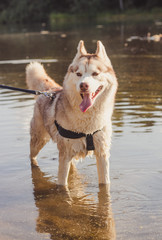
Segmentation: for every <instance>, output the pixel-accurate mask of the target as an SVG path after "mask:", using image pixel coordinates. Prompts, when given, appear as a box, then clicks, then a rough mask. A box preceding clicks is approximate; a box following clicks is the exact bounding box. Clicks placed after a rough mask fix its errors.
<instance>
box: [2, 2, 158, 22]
mask: <svg viewBox="0 0 162 240" xmlns="http://www.w3.org/2000/svg"><path fill="white" fill-rule="evenodd" d="M154 7H162V1H161V0H154V1H152V0H143V1H141V0H91V1H87V0H59V1H58V0H1V1H0V22H3V23H8V22H18V23H33V22H46V21H47V20H48V17H49V16H50V14H51V13H53V12H54V13H58V12H61V13H68V14H74V13H75V14H77V13H79V14H83V15H84V14H88V15H90V16H96V15H97V14H98V12H105V11H107V12H108V11H112V10H113V11H114V10H115V11H118V12H119V11H122V10H127V9H131V8H137V9H148V10H150V9H152V8H154Z"/></svg>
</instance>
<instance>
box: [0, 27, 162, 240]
mask: <svg viewBox="0 0 162 240" xmlns="http://www.w3.org/2000/svg"><path fill="white" fill-rule="evenodd" d="M147 32H151V33H152V34H157V33H161V32H162V29H161V28H158V27H157V26H156V25H155V24H150V23H140V24H126V23H125V24H110V25H107V24H100V25H95V24H92V25H90V26H89V25H88V24H87V25H86V26H81V25H79V26H78V25H77V24H76V26H73V28H72V29H70V28H68V29H66V30H64V31H63V30H59V29H57V32H55V31H54V29H52V32H50V33H49V34H46V35H44V34H40V32H31V33H30V32H28V31H26V32H25V33H24V32H23V33H21V32H19V33H5V32H3V34H1V35H0V84H2V83H3V84H6V85H11V86H15V87H23V88H26V84H25V66H26V62H28V61H30V59H43V60H45V61H44V66H45V67H46V69H47V72H48V73H49V75H51V76H53V77H54V78H55V79H56V80H57V81H59V82H60V83H62V80H63V77H64V75H65V73H66V69H67V67H68V65H69V63H70V62H71V60H72V58H73V56H74V55H75V53H76V46H77V44H78V41H79V40H80V39H84V40H85V43H86V47H87V49H89V51H90V52H94V51H95V48H96V40H98V39H100V40H101V41H103V43H104V45H105V46H106V49H107V52H108V55H109V56H110V58H111V60H112V63H113V66H114V69H115V71H116V74H117V77H118V81H119V89H118V93H117V96H116V104H115V111H114V115H113V130H114V134H113V138H112V148H111V158H110V166H111V171H110V173H111V189H110V193H109V191H108V190H107V189H105V188H104V187H100V188H99V187H98V182H97V170H96V163H95V159H93V158H92V159H86V160H84V161H82V162H79V163H78V164H77V169H78V170H77V171H76V170H74V171H73V172H72V173H71V175H70V179H69V182H70V184H69V191H65V190H63V189H60V188H58V187H57V185H56V182H57V168H58V151H57V148H56V145H55V144H53V143H52V142H50V143H49V144H47V146H46V147H45V148H44V149H43V150H42V152H41V153H40V154H39V165H40V168H31V166H30V161H29V139H30V137H29V125H30V119H31V117H32V112H33V106H34V99H33V96H31V95H28V94H23V93H19V92H15V91H9V90H0V133H1V134H0V182H1V186H0V239H2V240H11V239H12V240H13V239H16V240H19V239H20V240H22V239H23V240H26V239H27V240H28V239H33V240H37V239H39V240H40V239H88V240H89V239H106V240H108V239H111V240H112V239H115V235H116V239H119V240H123V239H124V240H125V239H129V240H135V239H138V240H142V239H145V240H151V239H154V240H155V239H157V240H159V239H162V224H161V222H162V184H161V182H162V144H161V139H162V79H161V76H162V67H161V66H162V41H161V42H153V41H150V42H149V41H138V40H135V41H132V42H127V38H129V37H130V36H134V35H139V36H145V35H146V34H147Z"/></svg>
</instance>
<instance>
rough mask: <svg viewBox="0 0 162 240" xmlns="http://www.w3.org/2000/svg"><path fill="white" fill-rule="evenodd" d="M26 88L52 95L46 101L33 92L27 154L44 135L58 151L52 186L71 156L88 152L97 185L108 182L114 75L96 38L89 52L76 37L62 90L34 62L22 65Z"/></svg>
mask: <svg viewBox="0 0 162 240" xmlns="http://www.w3.org/2000/svg"><path fill="white" fill-rule="evenodd" d="M26 79H27V84H28V87H29V88H30V89H35V90H41V91H47V90H48V91H50V92H54V91H55V90H59V91H57V93H56V94H55V98H53V99H50V98H47V97H45V96H43V95H42V96H39V97H38V98H37V100H36V104H35V108H34V116H33V119H32V121H31V142H30V158H31V163H32V164H33V165H37V164H38V163H37V160H36V156H37V154H38V153H39V151H40V150H41V149H42V147H43V146H44V145H45V144H46V143H47V142H48V141H49V139H50V137H51V138H52V139H53V141H54V142H57V146H58V150H59V170H58V184H59V185H64V186H65V185H67V182H68V174H69V170H70V166H71V164H72V160H73V159H79V158H85V157H86V156H87V155H88V154H92V153H94V154H95V156H96V160H97V170H98V180H99V184H109V183H110V178H109V149H110V143H111V135H112V124H111V117H112V113H113V108H114V99H115V94H116V90H117V79H116V76H115V73H114V70H113V67H112V65H111V62H110V59H109V58H108V56H107V54H106V51H105V48H104V46H103V44H102V43H101V42H100V41H98V42H97V50H96V53H95V54H89V53H87V51H86V49H85V47H84V42H83V41H80V42H79V45H78V51H77V54H76V56H75V58H74V60H73V61H72V63H71V64H70V66H69V68H68V72H67V74H66V76H65V79H64V82H63V88H61V86H60V85H58V84H57V83H56V82H55V81H54V80H52V79H51V78H50V77H49V76H48V75H47V73H46V72H45V70H44V68H43V66H42V65H41V64H39V63H37V62H35V63H31V64H29V65H28V66H27V68H26Z"/></svg>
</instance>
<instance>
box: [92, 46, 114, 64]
mask: <svg viewBox="0 0 162 240" xmlns="http://www.w3.org/2000/svg"><path fill="white" fill-rule="evenodd" d="M96 55H97V56H98V57H99V58H101V59H103V60H104V61H106V62H107V63H108V65H109V66H112V65H111V61H110V59H109V57H108V56H107V53H106V50H105V47H104V45H103V44H102V42H101V41H97V50H96Z"/></svg>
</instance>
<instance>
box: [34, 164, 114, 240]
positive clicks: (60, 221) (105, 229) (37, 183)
mask: <svg viewBox="0 0 162 240" xmlns="http://www.w3.org/2000/svg"><path fill="white" fill-rule="evenodd" d="M32 181H33V188H34V191H33V194H34V199H35V205H36V207H37V209H38V211H39V215H38V218H37V222H36V225H37V226H36V230H37V232H39V233H48V234H49V235H50V238H49V239H53V240H57V239H58V240H60V239H82V240H86V239H96V240H100V239H105V240H115V239H116V234H115V224H114V220H113V216H112V211H111V207H110V195H109V189H108V186H107V185H100V187H99V192H98V201H97V202H95V200H93V199H90V196H88V195H85V191H84V187H85V185H84V184H83V183H82V181H81V176H79V174H78V172H77V170H76V168H75V167H73V168H72V169H71V170H70V174H69V188H68V190H66V189H67V188H65V187H61V186H58V185H56V184H55V183H53V182H52V181H51V179H50V177H46V176H45V173H43V172H42V171H41V170H40V168H39V167H32Z"/></svg>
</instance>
